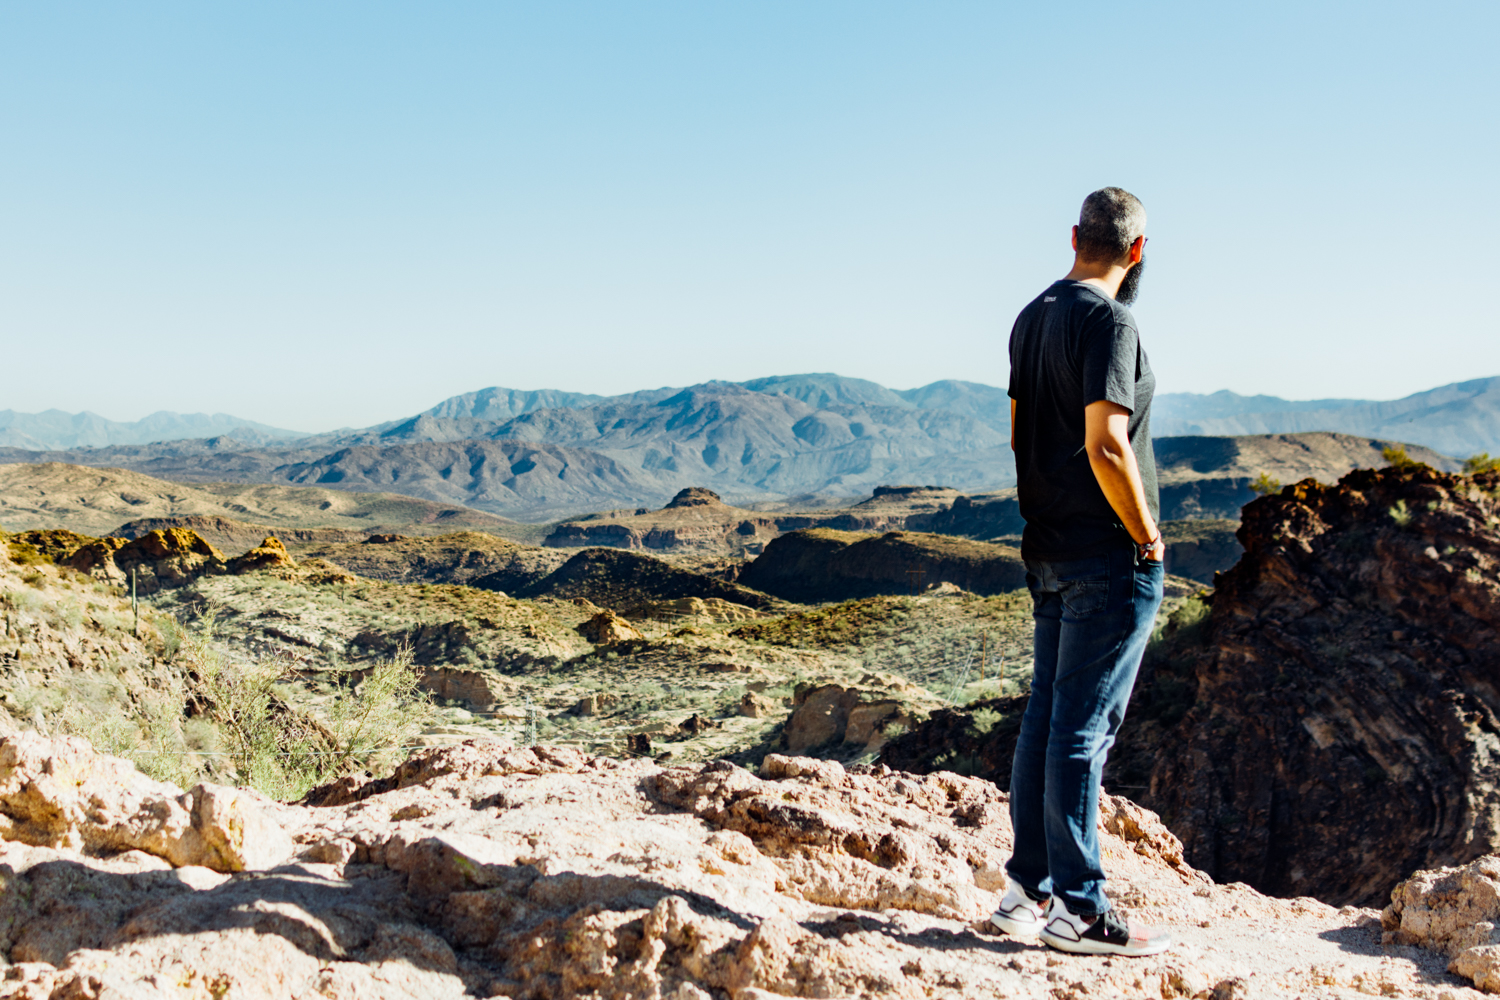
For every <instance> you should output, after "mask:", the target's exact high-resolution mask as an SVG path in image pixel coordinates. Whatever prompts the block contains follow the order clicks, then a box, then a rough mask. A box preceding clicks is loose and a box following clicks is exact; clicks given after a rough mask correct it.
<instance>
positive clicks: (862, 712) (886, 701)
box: [782, 684, 911, 753]
mask: <svg viewBox="0 0 1500 1000" xmlns="http://www.w3.org/2000/svg"><path fill="white" fill-rule="evenodd" d="M882 695H884V692H874V691H869V690H861V689H859V688H846V687H844V686H843V685H840V684H822V685H811V684H799V685H798V686H797V689H796V691H795V693H794V694H793V696H792V706H793V707H792V714H791V715H790V716H789V717H788V718H787V720H786V726H785V728H784V729H783V731H782V742H783V745H784V746H785V747H786V749H787V750H788V751H789V752H791V753H805V752H806V751H808V750H811V749H814V748H817V747H832V746H834V745H842V746H844V747H846V748H856V747H857V748H859V749H860V751H861V752H864V753H874V752H876V751H878V750H879V749H880V748H881V746H882V745H884V743H885V740H886V733H887V730H888V729H890V728H893V727H895V726H897V725H902V726H905V725H910V723H911V715H910V714H909V712H908V711H907V708H906V705H905V703H904V702H903V701H902V700H901V699H898V698H892V697H888V696H882Z"/></svg>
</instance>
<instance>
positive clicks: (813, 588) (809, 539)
mask: <svg viewBox="0 0 1500 1000" xmlns="http://www.w3.org/2000/svg"><path fill="white" fill-rule="evenodd" d="M740 581H741V582H742V583H744V584H745V585H746V586H747V587H754V588H756V589H757V590H763V591H766V592H767V593H770V594H775V595H776V596H777V597H784V598H786V599H787V600H792V601H844V600H850V599H853V598H859V597H870V596H873V595H876V594H902V593H910V592H912V591H914V590H915V591H920V590H924V589H926V588H928V587H932V586H936V585H937V584H940V583H952V584H955V585H956V586H959V587H962V588H963V589H964V590H967V591H970V592H972V593H976V594H997V593H1001V592H1003V591H1007V590H1014V589H1016V588H1017V587H1023V586H1025V585H1026V568H1025V566H1024V565H1023V564H1022V562H1021V554H1020V553H1019V552H1018V551H1016V550H1015V549H1013V548H1010V547H1009V546H1003V545H992V544H989V543H986V542H975V541H970V540H968V539H962V538H954V537H951V536H948V535H931V534H923V533H918V532H907V531H892V532H887V533H886V534H884V535H858V534H854V533H851V532H844V531H833V530H830V529H827V528H812V529H808V530H805V531H794V532H791V533H790V534H786V535H783V536H781V537H780V538H778V539H776V540H775V541H773V542H772V543H771V544H770V545H768V546H766V551H765V554H763V555H762V556H760V558H758V559H756V560H755V562H753V563H751V564H750V566H749V567H748V568H747V569H746V570H745V571H744V573H742V574H741V575H740Z"/></svg>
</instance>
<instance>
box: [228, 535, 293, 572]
mask: <svg viewBox="0 0 1500 1000" xmlns="http://www.w3.org/2000/svg"><path fill="white" fill-rule="evenodd" d="M227 567H228V570H229V572H231V573H233V574H235V575H236V576H238V575H239V574H241V573H253V572H257V571H264V570H295V569H296V568H297V562H296V560H294V559H293V558H292V556H291V553H289V552H287V550H286V546H285V545H283V544H281V539H279V538H277V537H275V536H274V535H271V536H267V537H266V539H265V540H264V541H262V542H261V543H260V544H259V545H257V546H256V547H255V548H253V549H251V550H250V551H248V552H246V553H245V554H244V555H241V556H236V557H235V558H233V559H231V560H229V562H228V563H227Z"/></svg>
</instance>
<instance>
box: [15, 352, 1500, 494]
mask: <svg viewBox="0 0 1500 1000" xmlns="http://www.w3.org/2000/svg"><path fill="white" fill-rule="evenodd" d="M7 416H13V415H7ZM39 416H41V417H46V416H48V415H46V414H42V415H39ZM57 416H59V417H61V418H64V419H69V420H71V419H73V418H69V417H68V416H67V415H66V414H61V415H57ZM85 416H88V415H85ZM157 416H158V417H161V418H167V417H170V416H171V415H157ZM1009 417H1010V401H1009V399H1008V397H1007V396H1006V392H1005V390H1004V389H1002V388H999V387H995V386H989V385H983V384H981V383H977V382H962V381H956V380H949V381H943V382H934V383H932V384H931V385H926V386H922V387H920V388H916V389H904V390H893V389H888V388H886V387H884V386H881V385H878V384H877V383H874V382H869V381H866V380H863V379H853V378H845V377H843V376H840V375H834V374H828V373H821V374H816V373H815V374H804V375H782V376H774V377H769V378H761V379H752V380H750V381H748V382H743V383H733V382H705V383H703V384H701V385H696V386H690V387H688V388H684V389H674V388H660V389H647V390H642V391H640V392H633V393H626V394H623V395H618V396H594V395H588V394H584V393H572V392H565V391H562V390H551V389H542V390H534V391H523V390H512V389H504V388H500V387H492V388H489V389H483V390H480V391H478V392H473V393H468V394H466V395H463V396H455V397H453V398H451V399H448V400H444V401H443V402H441V403H439V404H438V405H437V406H434V407H432V408H431V409H429V410H427V411H425V412H423V413H420V414H417V415H415V416H412V417H408V418H406V419H402V420H393V421H389V422H387V423H383V424H379V425H376V426H374V427H367V428H364V429H362V430H354V431H334V432H329V433H326V434H318V435H309V436H304V437H298V438H284V439H276V440H273V439H262V440H260V441H249V440H247V438H248V437H250V435H251V434H252V433H254V432H255V431H256V430H258V429H259V428H258V425H248V426H247V425H246V424H245V423H244V422H242V423H241V424H239V425H237V426H235V427H234V428H233V429H232V431H230V432H228V433H221V434H220V435H219V436H217V437H198V438H194V439H190V440H176V441H167V442H161V443H144V444H143V443H116V444H109V445H100V446H94V447H66V446H61V447H59V446H54V447H48V448H43V447H39V444H41V439H40V438H39V437H38V436H36V435H31V434H29V432H21V431H16V432H15V433H16V434H18V435H19V434H22V433H26V434H27V436H26V437H25V441H26V442H27V443H23V444H20V445H16V444H11V445H10V446H9V447H7V446H6V441H7V440H10V441H14V440H16V439H15V438H9V439H7V438H0V462H3V461H10V462H42V461H57V462H69V463H75V464H79V465H91V466H115V467H121V468H127V469H132V470H135V471H139V472H144V473H147V474H149V475H152V476H156V477H160V478H163V479H170V480H178V481H197V482H236V483H282V484H284V483H298V484H307V485H312V484H318V485H324V486H331V487H336V488H339V489H346V490H347V489H352V490H360V491H390V492H398V493H403V494H406V495H408V496H414V497H421V498H424V499H428V500H434V501H438V502H440V503H445V504H463V505H465V506H469V507H475V508H479V509H481V510H486V511H491V512H494V513H498V514H505V515H507V516H511V517H519V518H527V519H543V518H551V517H557V516H563V515H569V516H571V515H575V514H578V513H581V512H585V511H589V510H599V509H604V508H620V507H632V508H633V507H639V506H650V507H659V506H661V505H662V504H663V503H665V502H666V501H667V500H668V499H670V498H671V497H672V496H673V495H674V494H676V493H677V492H678V491H679V490H681V489H683V488H685V487H689V486H703V487H707V488H709V489H712V490H714V491H715V492H717V493H719V494H720V495H721V496H723V497H725V498H726V499H727V500H730V501H731V502H734V503H738V504H746V503H763V502H776V501H779V500H781V499H782V498H785V497H789V496H805V495H813V494H816V495H823V496H839V497H850V496H857V495H867V494H868V493H869V492H870V490H871V489H872V488H873V487H875V486H878V485H893V484H917V485H941V486H950V487H954V488H957V489H961V490H964V491H966V492H975V491H980V490H986V489H993V488H999V487H1006V486H1009V485H1012V484H1014V482H1015V466H1014V461H1013V457H1012V455H1011V451H1010V447H1009V438H1010V433H1009V431H1010V421H1009ZM1153 417H1154V419H1153V421H1152V430H1153V431H1154V432H1155V433H1156V434H1157V435H1158V437H1167V436H1182V435H1206V436H1213V437H1232V436H1240V435H1246V434H1293V433H1301V432H1309V431H1321V430H1332V431H1342V432H1344V433H1347V434H1353V435H1357V436H1359V437H1361V438H1375V439H1379V441H1378V442H1377V444H1378V443H1381V442H1386V441H1399V442H1408V443H1410V444H1416V445H1426V446H1428V447H1431V448H1433V449H1435V450H1436V451H1438V452H1442V453H1444V454H1448V455H1459V456H1466V455H1469V454H1472V453H1474V452H1478V451H1489V452H1491V453H1494V454H1500V420H1497V419H1496V418H1497V417H1500V379H1482V380H1478V381H1474V382H1465V383H1460V384H1457V385H1451V386H1444V387H1442V388H1440V389H1434V390H1432V391H1430V392H1426V393H1419V394H1417V395H1415V396H1410V397H1408V398H1406V399H1404V400H1395V401H1392V402H1386V403H1381V402H1371V401H1368V400H1345V399H1335V400H1314V401H1308V402H1295V401H1289V400H1283V399H1278V398H1276V397H1271V396H1238V395H1235V394H1234V393H1230V392H1219V393H1214V394H1212V395H1207V396H1200V395H1193V394H1188V393H1167V394H1163V395H1162V396H1160V397H1158V403H1157V408H1156V410H1155V412H1154V414H1153ZM94 419H99V418H94ZM156 419H157V418H148V421H149V420H156ZM177 419H181V420H189V421H190V420H192V419H198V420H201V421H210V420H215V419H222V420H233V418H228V417H225V418H208V417H202V418H177ZM148 421H142V422H141V423H142V424H147V423H148ZM12 423H14V421H12ZM155 426H157V427H161V426H166V425H165V424H164V423H163V422H162V421H158V423H157V424H156V425H155ZM10 429H11V428H10V425H7V424H4V423H0V433H5V432H7V431H9V430H10ZM270 430H272V429H263V430H262V433H264V432H265V431H270ZM141 433H142V434H145V435H150V434H152V433H157V432H154V431H142V432H141ZM280 433H285V432H280ZM54 440H55V439H54ZM1284 444H1285V447H1286V448H1287V449H1290V451H1289V454H1292V453H1297V449H1299V448H1303V445H1302V444H1299V443H1297V442H1296V441H1293V440H1291V439H1288V441H1287V442H1284ZM1175 447H1178V449H1179V450H1181V447H1186V446H1185V445H1184V446H1175ZM1215 447H1219V446H1218V445H1216V446H1215ZM1223 447H1227V445H1224V446H1223ZM1351 447H1355V446H1353V445H1351ZM1372 447H1374V451H1373V452H1370V448H1372ZM1359 448H1363V449H1364V452H1370V453H1371V454H1375V455H1377V456H1378V454H1379V448H1378V447H1375V446H1373V445H1370V443H1369V442H1368V441H1365V442H1364V443H1363V444H1359V445H1358V447H1357V448H1356V450H1358V449H1359ZM1190 450H1191V449H1190ZM1303 450H1305V449H1303ZM1361 453H1363V452H1361ZM1194 454H1195V455H1196V454H1197V452H1194ZM1215 454H1217V452H1215ZM1200 459H1202V456H1199V457H1198V458H1194V459H1193V462H1195V463H1198V464H1202V462H1201V461H1200ZM1287 461H1289V462H1290V461H1291V459H1288V460H1287ZM1351 461H1352V460H1351ZM1292 464H1293V465H1294V464H1295V462H1292ZM1196 467H1197V466H1196V465H1194V468H1196ZM1267 468H1271V467H1270V466H1267ZM1294 471H1295V470H1293V469H1292V468H1291V465H1288V466H1287V468H1286V469H1282V468H1281V467H1280V466H1277V467H1275V468H1273V469H1272V472H1273V473H1274V474H1276V475H1278V476H1280V475H1281V473H1282V472H1286V474H1287V475H1291V474H1293V473H1294ZM1219 478H1220V479H1224V480H1225V482H1226V483H1227V484H1228V485H1227V486H1226V489H1230V490H1231V492H1234V491H1240V492H1243V491H1244V490H1245V489H1247V487H1246V486H1245V483H1244V482H1241V481H1240V480H1241V479H1244V478H1245V477H1244V476H1239V478H1238V479H1235V478H1234V477H1229V478H1225V477H1223V476H1220V477H1219ZM1252 478H1253V477H1252ZM1283 478H1284V477H1283ZM1230 479H1234V481H1233V482H1230ZM1193 488H1194V489H1197V490H1198V491H1199V493H1202V492H1203V490H1205V489H1207V488H1208V487H1206V486H1195V487H1193ZM1238 495H1239V493H1238V492H1235V496H1238ZM1209 499H1211V498H1207V497H1206V494H1205V496H1203V497H1198V498H1197V500H1196V501H1195V502H1199V503H1200V505H1204V504H1208V502H1209ZM1232 500H1234V497H1229V499H1228V500H1226V501H1225V502H1226V503H1228V502H1230V501H1232ZM1204 509H1208V508H1207V507H1206V506H1205V507H1204Z"/></svg>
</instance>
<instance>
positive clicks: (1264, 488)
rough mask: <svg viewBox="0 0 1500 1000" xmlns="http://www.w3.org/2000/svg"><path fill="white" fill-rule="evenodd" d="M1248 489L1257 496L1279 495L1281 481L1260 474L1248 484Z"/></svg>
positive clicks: (1268, 475) (1269, 475)
mask: <svg viewBox="0 0 1500 1000" xmlns="http://www.w3.org/2000/svg"><path fill="white" fill-rule="evenodd" d="M1250 489H1252V490H1254V491H1255V494H1256V495H1257V496H1267V495H1269V494H1271V493H1280V492H1281V480H1279V479H1272V478H1271V474H1270V473H1268V472H1262V473H1261V474H1260V475H1259V476H1257V477H1256V478H1255V480H1254V481H1253V482H1252V483H1251V484H1250Z"/></svg>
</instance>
